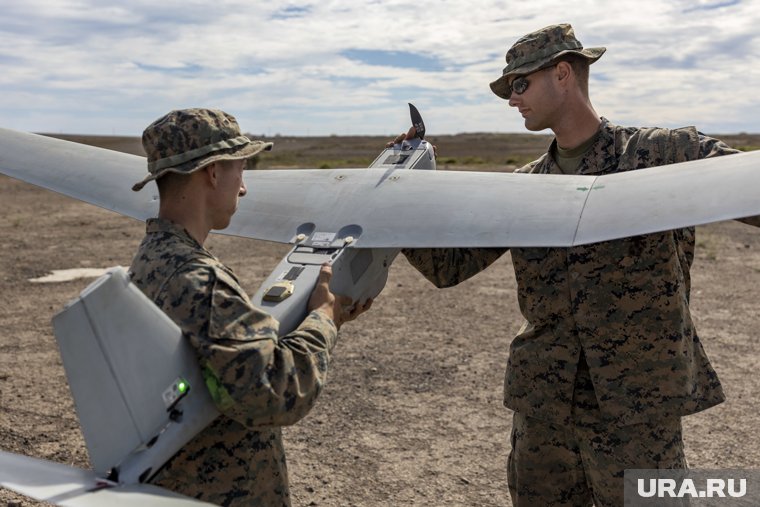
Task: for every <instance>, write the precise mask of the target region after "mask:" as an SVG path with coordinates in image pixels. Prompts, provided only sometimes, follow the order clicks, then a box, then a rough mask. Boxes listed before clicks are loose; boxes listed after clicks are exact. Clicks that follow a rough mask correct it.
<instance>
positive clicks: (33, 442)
mask: <svg viewBox="0 0 760 507" xmlns="http://www.w3.org/2000/svg"><path fill="white" fill-rule="evenodd" d="M0 203H1V204H2V206H0V288H1V290H0V303H1V304H0V329H2V335H1V336H0V449H3V450H7V451H13V452H18V453H23V454H27V455H31V456H38V457H43V458H46V459H51V460H54V461H57V462H61V463H68V464H72V465H77V466H87V463H88V462H87V452H86V450H85V447H84V442H83V440H82V437H81V433H80V430H79V427H78V423H77V418H76V415H75V413H74V409H73V405H72V401H71V397H70V395H69V392H68V386H67V383H66V379H65V376H64V372H63V368H62V366H61V361H60V358H59V355H58V351H57V348H56V344H55V340H54V337H53V335H52V330H51V324H50V319H51V317H52V316H53V315H54V314H55V313H56V312H57V311H59V310H60V309H61V308H62V307H63V305H64V304H65V303H66V301H68V300H69V299H71V298H73V297H74V296H75V295H76V294H78V292H79V291H80V290H81V289H83V288H84V287H85V286H86V285H87V284H88V283H89V282H90V280H76V281H71V282H63V283H55V284H39V283H30V282H29V281H28V280H29V279H31V278H36V277H40V276H43V275H46V274H48V273H49V272H51V271H52V270H54V269H68V268H97V267H106V266H112V265H124V266H128V265H129V264H130V261H131V256H132V253H133V252H134V250H135V248H136V246H137V244H138V242H139V240H140V238H141V237H142V234H143V225H142V224H141V223H138V222H135V221H133V220H131V219H127V218H123V217H120V216H117V215H115V214H113V213H110V212H106V211H102V210H99V209H97V208H94V207H92V206H89V205H85V204H82V203H79V202H75V201H73V200H70V199H68V198H65V197H61V196H58V195H55V194H52V193H49V192H46V191H43V190H40V189H37V188H34V187H31V186H29V185H26V184H22V183H20V182H17V181H15V180H12V179H9V178H5V177H0ZM698 241H699V249H698V257H697V261H696V263H695V267H694V269H693V287H694V291H693V294H692V299H693V305H692V308H693V314H694V318H695V320H696V323H697V326H698V329H699V331H700V335H701V337H702V339H703V341H704V343H705V347H706V349H707V351H708V354H709V356H710V357H711V359H712V361H713V364H714V365H715V367H716V369H717V371H718V373H719V375H720V377H721V379H722V381H723V383H724V386H725V390H726V392H727V395H728V401H727V402H726V403H724V404H723V405H721V406H719V407H716V408H714V409H712V410H709V411H707V412H705V413H701V414H697V415H694V416H691V417H688V418H686V419H685V436H686V443H687V448H688V449H687V451H688V458H689V461H690V464H691V466H692V467H699V468H708V467H713V468H734V467H741V468H760V441H759V440H758V438H757V430H758V429H759V428H760V419H759V416H758V407H760V389H758V388H759V387H760V377H759V376H758V375H757V363H758V358H760V343H758V338H757V335H758V331H760V324H758V316H760V312H759V311H758V285H760V231H756V230H755V229H753V228H752V227H749V226H746V225H743V224H739V223H736V222H731V223H723V224H715V225H711V226H706V227H701V228H700V231H699V239H698ZM210 246H211V248H212V249H213V251H214V252H215V253H216V254H217V255H218V256H219V257H220V258H221V259H223V260H224V261H226V262H227V263H228V264H229V265H231V266H232V267H233V268H234V269H235V270H236V272H237V273H238V274H239V275H240V276H241V279H242V281H243V284H244V286H245V287H246V288H247V289H248V290H249V291H250V292H253V291H255V289H256V288H257V287H258V284H259V283H260V282H261V281H262V280H263V279H264V277H265V276H266V275H267V274H268V273H269V270H270V269H272V268H273V267H274V266H275V265H276V263H277V261H278V260H279V258H280V257H281V256H282V255H283V254H284V253H285V252H286V251H287V246H283V245H275V244H270V243H261V242H254V241H251V240H246V239H240V238H230V237H224V236H214V237H213V238H212V239H211V240H210ZM520 324H521V317H520V314H519V311H518V308H517V304H516V299H515V281H514V274H513V272H512V266H511V261H510V258H509V256H508V255H507V256H505V257H503V258H502V259H500V260H499V261H498V262H497V263H496V264H495V265H494V266H493V267H491V268H490V269H488V270H487V271H486V272H484V273H481V274H480V275H478V276H477V277H475V278H474V279H472V280H469V281H468V282H466V283H463V284H462V285H460V286H458V287H455V288H452V289H446V290H437V289H435V288H433V287H432V285H430V284H429V283H427V282H426V281H425V280H423V279H422V277H421V276H419V275H418V274H417V272H416V271H414V270H413V269H412V268H411V267H410V266H409V265H408V263H407V262H406V261H405V260H404V259H403V258H399V259H398V260H397V262H396V263H395V264H394V266H393V268H392V270H391V276H390V279H389V282H388V285H387V288H386V289H385V291H384V292H383V294H382V295H381V296H380V297H379V298H378V300H377V301H376V303H375V305H374V307H373V309H372V311H371V312H370V313H368V314H367V315H364V316H363V317H362V318H361V319H360V320H359V321H357V322H353V323H350V324H347V325H346V326H345V328H344V330H343V331H342V333H341V334H342V337H341V339H340V342H339V344H338V346H337V348H336V351H335V360H334V362H333V364H332V366H331V374H330V375H331V376H330V381H329V384H328V386H327V389H326V391H325V393H324V395H323V396H322V398H321V400H320V401H319V403H318V404H317V406H316V408H315V409H314V410H313V412H312V413H311V414H310V415H309V416H308V417H307V418H306V419H304V420H303V421H301V422H299V423H298V424H297V425H295V426H293V427H289V428H286V430H285V438H286V446H287V449H288V453H289V455H288V456H289V468H290V479H291V485H292V493H293V501H294V502H293V503H294V505H297V506H307V505H317V506H396V505H425V506H427V505H429V506H439V505H461V506H472V505H478V506H506V505H510V502H509V498H508V493H507V486H506V475H505V462H506V458H507V453H508V451H509V446H508V443H507V442H508V434H509V430H510V425H511V422H510V421H511V414H510V412H509V411H508V410H506V409H505V408H504V407H503V406H502V404H501V391H502V380H503V374H504V366H505V364H506V360H507V352H508V347H509V343H510V340H511V339H512V336H513V335H514V333H515V332H516V331H517V329H518V328H519V327H520ZM6 503H7V504H8V505H12V506H27V505H37V504H35V503H33V502H30V501H28V500H25V499H23V498H22V497H19V496H17V495H15V494H13V493H11V492H9V491H7V490H0V505H5V504H6Z"/></svg>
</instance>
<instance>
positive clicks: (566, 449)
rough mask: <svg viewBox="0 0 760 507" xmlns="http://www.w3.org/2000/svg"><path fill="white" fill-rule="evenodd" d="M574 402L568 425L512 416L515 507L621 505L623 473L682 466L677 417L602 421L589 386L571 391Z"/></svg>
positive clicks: (511, 469)
mask: <svg viewBox="0 0 760 507" xmlns="http://www.w3.org/2000/svg"><path fill="white" fill-rule="evenodd" d="M588 384H589V386H590V380H589V382H588ZM575 398H576V399H575V403H574V407H573V411H574V416H573V419H574V421H573V423H572V424H570V425H560V424H553V423H549V422H546V421H542V420H539V419H535V418H533V417H527V416H525V415H523V414H520V413H517V412H515V414H514V418H513V422H512V451H511V452H510V454H509V462H508V465H507V478H508V482H509V494H510V496H511V497H512V503H513V504H514V506H515V507H525V506H531V507H533V506H539V505H540V506H546V507H549V506H568V507H569V506H578V507H581V506H583V507H585V506H590V505H592V503H593V504H595V505H596V506H597V507H612V506H622V505H623V473H624V471H625V470H626V469H631V468H678V469H680V468H686V458H685V456H684V452H683V440H682V437H681V418H680V417H674V418H672V419H664V420H659V421H652V422H647V423H642V424H633V425H629V426H616V425H612V424H610V423H609V422H604V421H603V420H602V417H601V413H600V412H599V407H598V405H597V403H596V398H595V397H594V394H593V388H591V390H590V391H589V390H587V389H582V390H581V392H579V390H578V388H576V393H575Z"/></svg>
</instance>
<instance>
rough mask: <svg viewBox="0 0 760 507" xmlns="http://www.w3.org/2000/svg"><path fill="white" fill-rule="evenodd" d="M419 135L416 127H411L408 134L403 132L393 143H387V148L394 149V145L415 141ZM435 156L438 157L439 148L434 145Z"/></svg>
mask: <svg viewBox="0 0 760 507" xmlns="http://www.w3.org/2000/svg"><path fill="white" fill-rule="evenodd" d="M416 135H417V129H416V128H414V126H411V127H409V130H407V131H406V132H402V133H400V134H399V135H397V136H396V137H395V138H394V139H393V141H388V142H387V143H385V147H386V148H392V147H393V145H394V144H398V143H401V142H404V141H408V140H409V139H414V136H416ZM433 156H434V157H437V156H438V146H436V145H433Z"/></svg>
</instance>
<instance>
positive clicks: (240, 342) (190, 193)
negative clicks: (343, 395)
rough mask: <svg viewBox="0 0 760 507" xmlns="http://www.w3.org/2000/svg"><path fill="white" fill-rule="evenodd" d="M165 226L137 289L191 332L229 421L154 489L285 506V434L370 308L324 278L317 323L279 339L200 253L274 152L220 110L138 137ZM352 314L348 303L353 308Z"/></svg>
mask: <svg viewBox="0 0 760 507" xmlns="http://www.w3.org/2000/svg"><path fill="white" fill-rule="evenodd" d="M142 142H143V147H144V148H145V151H146V153H147V154H148V170H149V173H150V174H149V175H148V176H147V177H146V178H145V179H144V180H143V181H141V182H139V183H137V184H136V185H135V186H134V187H133V190H136V191H137V190H140V189H141V188H142V187H143V186H144V185H145V183H147V182H148V181H151V180H154V179H155V180H157V184H158V188H159V195H160V200H161V202H160V209H159V216H158V218H155V219H150V220H148V222H147V233H146V235H145V238H144V239H143V241H142V243H141V245H140V247H139V249H138V251H137V254H136V255H135V258H134V260H133V262H132V266H131V268H130V272H131V276H132V281H133V282H134V283H135V284H136V285H137V286H138V287H139V288H140V289H141V290H142V291H143V292H144V293H145V294H147V295H148V297H149V298H151V299H152V300H153V301H154V302H155V303H156V304H157V305H158V306H159V307H160V308H161V309H162V310H163V311H164V312H166V313H167V315H169V317H171V318H172V320H174V322H176V323H177V325H179V327H180V328H181V329H182V331H183V332H184V334H185V336H186V337H187V338H188V339H189V340H190V343H191V344H192V345H193V347H194V348H195V351H196V353H197V355H198V359H199V361H200V364H201V368H202V371H203V375H204V378H205V381H206V385H207V386H208V388H209V391H210V392H211V395H212V397H213V399H214V402H215V404H216V405H217V407H218V409H219V411H220V412H221V413H222V415H221V416H219V417H218V418H217V419H216V420H215V421H214V422H213V423H212V424H211V425H209V426H208V427H207V428H206V429H204V430H203V431H202V432H201V433H199V434H198V435H197V436H196V437H195V438H194V439H193V440H191V441H190V442H189V443H188V444H187V445H186V446H185V447H183V448H182V449H181V450H180V451H179V452H178V453H177V454H176V455H175V456H174V457H173V458H172V459H171V460H170V461H169V462H167V463H166V464H165V465H164V466H163V467H162V468H161V470H159V471H158V473H157V474H156V475H155V476H154V478H153V479H152V480H151V482H152V483H154V484H157V485H160V486H164V487H166V488H168V489H171V490H174V491H177V492H179V493H183V494H185V495H188V496H192V497H195V498H199V499H202V500H204V501H207V502H213V503H216V504H219V505H246V506H259V505H260V506H281V505H290V496H289V490H288V477H287V469H286V465H285V453H284V449H283V445H282V437H281V432H280V426H283V425H288V424H293V423H295V422H296V421H298V420H299V419H301V418H302V417H304V416H305V415H306V414H307V413H308V412H309V410H310V409H311V407H312V406H313V405H314V402H315V400H316V398H317V396H318V394H319V392H320V391H321V389H322V386H323V385H324V383H325V381H326V375H327V366H328V363H329V361H330V356H331V354H332V349H333V347H334V346H335V343H336V339H337V332H338V328H339V327H340V325H341V324H342V323H343V322H345V321H347V320H350V319H352V318H354V317H355V316H356V315H358V314H359V313H361V312H362V311H364V310H366V309H367V308H368V305H366V306H365V307H364V308H358V309H355V310H352V311H348V310H346V309H345V308H348V307H349V305H350V302H348V301H346V300H345V299H344V298H336V297H335V296H334V295H333V294H332V293H330V290H329V288H328V282H329V279H330V274H331V271H330V269H329V267H326V266H325V267H323V268H322V271H321V273H320V278H319V281H318V283H317V287H316V288H315V290H314V292H313V294H312V296H311V298H310V301H309V310H310V312H311V313H309V315H308V316H307V317H306V318H305V320H304V321H303V323H302V324H301V325H300V326H299V327H298V328H297V329H296V330H295V331H293V332H292V333H290V334H288V335H287V336H284V337H282V338H278V336H277V335H278V332H277V331H278V322H277V321H276V320H274V319H273V318H272V317H271V316H270V315H268V314H267V313H265V312H264V311H262V310H260V309H258V308H256V307H254V306H253V305H252V304H251V301H250V299H249V298H248V295H247V294H246V293H245V291H244V290H243V289H242V288H241V287H240V284H239V283H238V280H237V278H236V277H235V274H234V273H233V272H232V270H230V269H229V268H227V267H226V266H225V265H224V264H222V263H221V262H220V261H219V260H218V259H217V258H216V257H214V256H213V255H212V254H211V253H210V252H209V251H208V250H206V249H205V248H204V247H203V244H204V242H205V240H206V237H207V236H208V233H209V232H210V231H211V230H212V229H224V228H225V227H227V225H228V224H229V222H230V219H231V217H232V215H233V213H234V212H235V209H236V208H237V203H238V199H239V197H241V196H243V195H245V193H246V187H245V183H244V182H243V180H242V174H243V169H245V168H246V164H247V162H248V161H249V159H251V157H253V156H255V155H256V154H257V153H259V152H260V151H262V150H268V149H271V146H272V144H271V143H264V142H261V141H251V140H249V139H248V138H247V137H245V136H243V135H241V133H240V128H239V127H238V124H237V122H236V121H235V118H233V117H232V116H231V115H229V114H227V113H224V112H222V111H216V110H208V109H188V110H180V111H172V112H170V113H169V114H167V115H165V116H163V117H162V118H159V119H158V120H156V121H155V122H154V123H152V124H151V125H150V126H148V128H146V129H145V132H144V133H143V139H142ZM346 303H349V304H346Z"/></svg>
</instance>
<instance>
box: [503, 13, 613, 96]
mask: <svg viewBox="0 0 760 507" xmlns="http://www.w3.org/2000/svg"><path fill="white" fill-rule="evenodd" d="M605 51H607V48H601V47H600V48H588V49H583V45H582V44H581V43H580V41H579V40H578V39H576V38H575V32H574V31H573V27H572V26H570V25H569V24H561V25H551V26H547V27H546V28H542V29H541V30H536V31H535V32H533V33H529V34H528V35H525V36H523V37H521V38H520V39H519V40H518V41H517V42H515V43H514V45H513V46H512V47H511V48H509V51H507V66H506V67H504V71H503V73H502V76H501V77H500V78H499V79H497V80H496V81H494V82H493V83H491V90H492V91H493V92H494V93H495V94H496V95H498V96H499V97H501V98H502V99H506V100H509V97H510V95H511V94H512V90H511V88H510V87H509V77H510V76H515V75H520V76H524V75H526V74H530V73H532V72H536V71H538V70H541V69H543V68H546V67H549V66H550V65H551V64H552V63H554V62H555V61H556V60H558V59H559V58H560V57H562V56H566V55H569V54H575V55H579V56H582V57H584V58H586V59H587V60H588V61H589V64H591V63H594V62H595V61H597V60H598V59H599V58H601V56H602V55H603V54H604V52H605Z"/></svg>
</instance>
